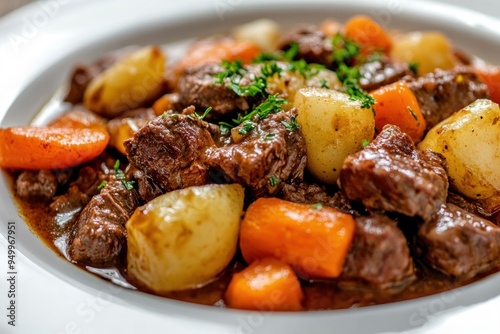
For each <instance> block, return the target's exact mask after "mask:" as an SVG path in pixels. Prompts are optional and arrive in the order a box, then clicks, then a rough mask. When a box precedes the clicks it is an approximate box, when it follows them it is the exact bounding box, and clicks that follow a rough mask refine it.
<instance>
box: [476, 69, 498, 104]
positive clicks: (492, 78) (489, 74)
mask: <svg viewBox="0 0 500 334" xmlns="http://www.w3.org/2000/svg"><path fill="white" fill-rule="evenodd" d="M476 73H477V74H478V75H479V77H480V78H481V79H482V80H483V81H484V83H485V84H486V85H487V86H488V90H489V92H490V98H491V101H493V102H495V103H500V67H488V68H481V69H476Z"/></svg>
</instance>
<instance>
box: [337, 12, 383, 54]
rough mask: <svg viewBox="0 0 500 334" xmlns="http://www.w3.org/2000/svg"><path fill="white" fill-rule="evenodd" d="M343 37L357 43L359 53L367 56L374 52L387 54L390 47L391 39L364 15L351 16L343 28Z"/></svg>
mask: <svg viewBox="0 0 500 334" xmlns="http://www.w3.org/2000/svg"><path fill="white" fill-rule="evenodd" d="M344 32H345V35H346V36H347V37H348V38H350V39H352V40H353V41H355V42H356V43H358V44H359V45H360V47H361V53H362V54H364V55H369V54H371V53H373V52H375V51H382V52H385V53H387V52H388V51H389V50H390V49H391V47H392V39H391V37H390V36H389V34H387V32H386V31H385V30H384V28H382V27H381V26H380V25H379V24H378V23H377V22H375V21H374V20H373V19H372V18H370V17H368V16H364V15H356V16H353V17H352V18H351V19H350V20H349V21H347V22H346V24H345V26H344Z"/></svg>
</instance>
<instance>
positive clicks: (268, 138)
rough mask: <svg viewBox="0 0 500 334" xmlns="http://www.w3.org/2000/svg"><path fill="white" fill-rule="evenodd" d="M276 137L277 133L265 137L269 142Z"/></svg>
mask: <svg viewBox="0 0 500 334" xmlns="http://www.w3.org/2000/svg"><path fill="white" fill-rule="evenodd" d="M275 136H276V134H275V133H268V134H267V135H266V136H265V137H264V141H269V140H271V139H273V138H274V137H275Z"/></svg>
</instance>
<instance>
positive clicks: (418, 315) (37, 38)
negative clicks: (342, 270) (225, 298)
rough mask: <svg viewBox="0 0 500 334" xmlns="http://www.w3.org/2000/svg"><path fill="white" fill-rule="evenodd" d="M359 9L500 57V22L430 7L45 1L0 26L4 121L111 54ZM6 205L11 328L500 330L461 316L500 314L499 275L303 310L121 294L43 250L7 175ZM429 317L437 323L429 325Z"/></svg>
mask: <svg viewBox="0 0 500 334" xmlns="http://www.w3.org/2000/svg"><path fill="white" fill-rule="evenodd" d="M358 13H365V14H369V15H372V16H374V17H375V18H376V19H377V20H378V21H379V22H380V23H381V24H382V25H384V26H387V27H389V28H399V29H402V30H408V31H411V30H440V31H443V32H444V33H446V34H447V35H448V36H449V37H450V38H451V39H452V41H453V42H454V44H455V45H458V46H460V47H461V48H462V49H463V50H464V51H467V52H471V53H473V54H476V55H478V56H480V57H483V58H485V59H487V60H490V61H492V62H495V56H496V55H497V54H498V50H499V48H500V24H499V22H498V21H496V20H494V19H491V18H489V17H486V16H483V15H480V14H477V13H474V12H470V11H467V10H463V9H459V8H455V7H451V6H446V5H439V4H436V3H428V2H422V1H418V2H409V1H398V0H392V1H391V0H389V1H388V0H380V1H360V0H357V1H352V0H350V1H331V0H330V1H328V0H314V1H305V0H302V1H300V0H286V1H285V0H278V1H264V0H257V1H252V2H251V3H250V1H243V0H212V1H208V2H202V1H192V0H183V1H182V2H177V1H176V3H175V4H174V3H173V2H166V1H162V0H142V1H134V0H108V1H106V2H103V1H99V0H86V1H83V0H82V1H71V0H46V1H42V2H37V3H33V4H32V5H30V6H28V7H25V8H22V9H21V10H18V11H16V12H14V13H12V14H11V15H8V16H6V17H4V18H3V19H2V20H0V37H1V40H0V54H1V55H2V58H0V60H1V62H0V78H1V79H0V92H1V93H0V96H1V98H0V118H1V119H2V121H1V123H0V126H2V127H6V126H11V125H20V124H28V123H30V121H31V120H32V119H33V117H34V115H35V114H36V112H37V110H38V109H39V108H40V106H41V105H43V104H44V102H46V100H47V98H48V97H49V96H50V95H51V94H52V93H53V92H54V91H55V90H56V88H57V87H59V86H60V85H61V83H63V82H64V81H65V80H66V79H67V77H68V74H69V71H70V69H71V68H72V65H73V64H75V63H76V62H77V61H86V60H87V61H88V60H89V59H93V58H95V57H97V56H99V55H100V54H102V53H104V52H106V51H110V50H113V49H116V48H119V47H122V46H126V45H130V44H148V43H153V42H154V43H169V42H175V41H178V40H181V39H185V38H188V37H196V36H200V35H207V34H211V33H214V32H218V31H223V30H224V29H227V28H228V27H231V26H234V25H237V24H239V23H242V22H244V21H248V20H251V19H255V18H261V17H268V18H272V19H276V20H278V21H279V22H281V23H283V24H287V25H289V24H293V23H300V22H319V21H320V20H321V19H323V18H326V17H334V18H337V19H339V20H345V19H346V18H348V17H349V16H352V15H354V14H358ZM496 62H497V63H499V62H500V61H499V60H497V61H496ZM0 199H1V203H2V207H1V210H0V234H1V236H0V249H1V250H2V251H1V252H0V254H1V255H0V263H2V264H0V268H2V269H1V270H2V275H3V276H1V280H0V282H1V285H0V296H1V297H0V303H1V305H0V306H1V307H0V309H2V310H4V311H2V312H1V313H0V314H1V316H0V332H1V333H104V332H112V333H117V332H121V333H135V332H137V331H139V330H141V331H143V332H146V333H153V332H159V331H161V332H168V333H285V332H286V333H304V332H309V333H313V332H314V333H331V332H336V333H376V332H384V331H385V332H401V331H405V330H410V329H412V328H415V327H417V329H418V327H419V326H422V325H424V324H425V325H424V327H423V328H426V329H429V330H431V329H432V328H435V329H442V328H451V327H449V326H451V325H450V324H449V322H447V321H448V319H452V320H453V321H452V322H454V323H460V321H461V320H462V323H463V322H464V321H463V319H466V320H467V322H466V323H464V324H463V326H464V327H462V328H466V327H467V326H468V325H472V324H473V323H472V322H474V324H473V325H474V326H475V327H472V328H475V329H476V330H477V328H480V327H478V326H481V324H483V325H484V324H485V323H487V324H491V321H492V319H493V321H494V325H495V326H496V327H495V328H492V332H498V331H499V330H498V329H499V328H500V324H499V323H498V320H495V319H496V318H498V317H490V316H488V319H486V317H485V316H484V314H485V313H483V312H476V313H479V315H475V316H476V318H473V319H467V318H466V317H462V316H460V317H457V316H453V314H452V313H453V312H459V311H460V310H461V309H462V308H463V307H465V309H466V310H469V311H471V310H473V309H477V308H478V307H482V308H484V310H486V312H490V313H491V311H493V310H494V309H493V307H495V310H496V309H498V305H500V302H499V301H498V298H493V297H495V296H497V295H499V294H500V275H493V276H490V277H488V278H486V279H484V280H481V281H480V282H478V283H475V284H471V285H468V286H466V287H463V288H460V289H456V290H454V291H451V292H447V293H442V294H439V295H435V296H431V297H426V298H421V299H417V300H413V301H405V302H399V303H393V304H388V305H381V306H374V307H366V308H361V309H349V310H341V311H325V312H303V313H296V314H283V313H276V314H270V313H260V312H242V311H237V310H226V309H218V308H214V307H204V306H199V305H193V304H187V303H182V302H176V301H172V300H168V299H165V298H160V297H156V296H151V295H147V294H144V293H140V292H136V291H130V290H126V289H121V288H119V287H116V286H114V285H113V284H111V283H108V282H106V281H104V280H101V279H98V278H96V277H95V276H93V275H91V274H88V273H86V272H84V271H82V270H80V269H78V268H77V267H75V266H73V265H71V264H70V263H68V262H67V261H65V260H63V259H62V258H61V257H58V256H56V255H55V254H54V253H53V252H52V251H50V250H49V249H48V248H46V247H45V246H43V244H42V243H41V242H40V241H39V240H38V239H37V238H36V236H34V235H33V234H32V233H31V232H30V231H29V230H28V228H27V227H26V226H25V225H24V223H23V222H22V219H21V218H20V217H19V216H18V213H17V211H16V208H15V206H14V204H13V203H12V200H11V197H10V194H9V191H8V189H7V185H6V181H5V179H4V178H3V177H0ZM9 221H14V222H16V247H17V261H18V263H17V264H16V270H17V276H16V279H17V287H16V293H17V296H16V307H17V309H16V317H17V318H16V325H17V327H15V328H14V327H11V326H8V325H7V321H8V318H6V316H5V315H4V314H7V311H5V310H6V306H7V302H8V301H9V299H8V298H7V290H8V286H7V284H5V282H6V279H5V278H4V277H5V275H6V274H5V273H6V272H7V271H8V270H7V266H6V264H7V255H6V252H5V249H6V248H7V240H6V235H7V222H9ZM491 298H493V299H492V300H491V301H490V302H488V303H485V301H487V300H489V299H491ZM493 302H495V303H494V304H493ZM473 305H474V306H473ZM444 310H448V311H446V312H444V313H443V311H444ZM481 310H483V309H481ZM487 314H489V313H487ZM481 315H483V316H484V319H483V318H482V317H481ZM450 316H451V318H450ZM429 319H434V320H432V321H431V322H430V323H427V322H428V320H429ZM436 319H437V320H436ZM488 321H489V322H488ZM476 332H477V331H476Z"/></svg>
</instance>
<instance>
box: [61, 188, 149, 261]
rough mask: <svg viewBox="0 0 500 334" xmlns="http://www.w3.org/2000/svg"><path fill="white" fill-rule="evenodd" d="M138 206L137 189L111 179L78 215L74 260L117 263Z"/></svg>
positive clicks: (72, 244) (71, 251) (72, 250)
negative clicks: (127, 229) (129, 222)
mask: <svg viewBox="0 0 500 334" xmlns="http://www.w3.org/2000/svg"><path fill="white" fill-rule="evenodd" d="M138 205H139V200H138V196H137V193H136V191H135V190H134V189H132V190H127V189H126V188H125V186H124V185H123V183H122V181H120V180H117V179H114V178H113V179H112V180H110V182H108V183H107V184H106V186H105V187H104V188H103V189H102V190H101V192H100V193H99V194H97V195H95V196H94V197H92V199H91V200H90V202H89V203H88V204H87V205H86V206H85V208H84V209H83V211H82V213H81V214H80V217H78V220H77V222H76V225H75V229H74V231H73V234H72V238H71V241H70V245H69V256H70V257H71V259H72V260H73V261H76V262H78V263H84V264H88V265H92V266H102V265H110V264H114V263H116V262H117V261H118V259H119V255H120V253H121V250H122V249H123V247H124V245H125V242H126V229H125V223H126V222H127V220H128V219H129V218H130V216H131V215H132V213H133V212H134V210H135V208H136V207H137V206H138Z"/></svg>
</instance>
